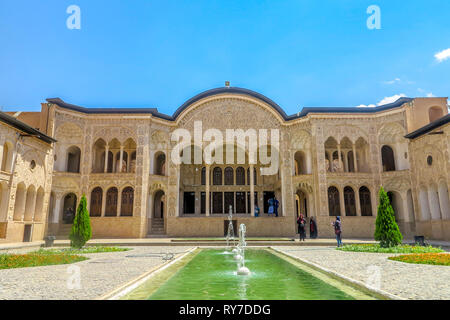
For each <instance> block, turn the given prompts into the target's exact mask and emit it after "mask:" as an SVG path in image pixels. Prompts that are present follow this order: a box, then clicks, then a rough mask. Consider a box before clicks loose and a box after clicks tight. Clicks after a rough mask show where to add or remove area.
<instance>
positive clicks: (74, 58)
mask: <svg viewBox="0 0 450 320" xmlns="http://www.w3.org/2000/svg"><path fill="white" fill-rule="evenodd" d="M73 4H74V5H77V6H79V7H80V9H81V29H80V30H69V29H68V28H67V27H66V20H67V18H68V17H69V16H70V15H69V14H67V13H66V9H67V7H68V6H70V5H73ZM373 4H375V5H378V6H379V7H380V9H381V29H380V30H369V29H368V28H367V25H366V21H367V19H368V18H369V14H367V13H366V10H367V8H368V6H370V5H373ZM449 18H450V1H447V0H426V1H425V0H410V1H404V0H389V1H384V0H370V1H365V0H322V1H320V0H271V1H264V0H202V1H200V0H186V1H185V0H164V1H153V0H133V1H124V0H122V1H119V0H71V1H65V0H40V1H35V0H33V1H32V0H28V1H24V0H14V1H12V0H0V106H3V110H24V111H31V110H39V109H40V103H41V102H44V101H45V99H46V98H53V97H60V98H62V99H63V100H65V101H67V102H69V103H73V104H77V105H82V106H85V107H157V108H158V109H159V111H161V112H164V113H167V114H172V113H173V112H174V111H175V110H176V109H177V108H178V107H179V106H180V105H181V104H183V102H185V101H186V100H187V99H189V98H191V97H192V96H194V95H196V94H197V93H200V92H202V91H204V90H207V89H211V88H215V87H220V86H223V85H224V82H225V80H229V81H231V85H232V86H238V87H244V88H248V89H251V90H254V91H258V92H260V93H262V94H264V95H266V96H267V97H269V98H271V99H272V100H274V101H275V102H277V103H278V104H279V105H280V106H281V107H282V108H283V109H284V110H285V111H286V113H288V114H293V113H296V112H298V111H300V110H301V108H302V107H306V106H308V107H312V106H358V105H361V104H363V105H370V104H374V105H376V104H377V103H380V102H381V101H382V100H384V99H385V98H386V97H393V96H399V95H406V96H410V97H415V96H427V95H431V94H432V95H434V96H445V97H446V96H448V95H449V93H450V92H449V91H450V89H449V88H450V81H449V74H450V59H448V60H447V59H446V58H447V57H450V50H449V51H444V50H446V49H449V48H450V24H449V23H448V21H449ZM439 52H443V53H441V55H439V57H440V58H441V60H438V59H437V58H436V57H435V55H436V54H437V53H439ZM389 100H392V98H391V99H386V100H385V101H389Z"/></svg>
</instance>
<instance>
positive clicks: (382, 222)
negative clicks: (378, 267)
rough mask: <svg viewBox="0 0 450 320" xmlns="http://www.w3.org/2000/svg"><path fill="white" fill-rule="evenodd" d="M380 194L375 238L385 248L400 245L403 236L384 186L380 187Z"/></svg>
mask: <svg viewBox="0 0 450 320" xmlns="http://www.w3.org/2000/svg"><path fill="white" fill-rule="evenodd" d="M378 196H379V205H378V211H377V212H378V213H377V220H376V227H375V240H376V241H380V246H381V247H383V248H388V247H394V246H398V245H400V244H401V243H402V240H403V236H402V234H401V232H400V229H399V227H398V224H397V222H396V221H395V214H394V209H392V206H391V203H390V201H389V197H388V195H387V193H386V191H384V189H383V187H381V188H380V192H379V195H378Z"/></svg>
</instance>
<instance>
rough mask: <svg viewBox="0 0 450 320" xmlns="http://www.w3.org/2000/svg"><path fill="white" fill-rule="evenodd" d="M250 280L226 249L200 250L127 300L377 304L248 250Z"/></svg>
mask: <svg viewBox="0 0 450 320" xmlns="http://www.w3.org/2000/svg"><path fill="white" fill-rule="evenodd" d="M245 265H246V267H248V268H249V269H250V271H251V274H250V275H249V276H240V275H237V274H236V269H237V264H236V262H235V261H234V259H233V255H232V254H231V253H230V252H226V251H225V250H224V249H199V250H197V251H195V252H193V253H191V254H189V255H188V256H187V257H185V258H183V259H181V260H180V261H179V262H177V263H175V264H174V265H173V266H171V267H170V268H167V269H166V270H164V271H161V272H160V273H159V274H158V275H157V276H155V277H151V278H150V279H149V280H147V281H146V282H145V283H144V284H142V285H141V286H140V287H138V288H136V289H135V290H133V291H131V292H130V293H128V294H126V295H125V296H123V297H122V299H132V300H136V299H150V300H353V299H374V298H373V297H372V296H370V295H368V294H366V293H364V292H362V291H358V290H356V289H355V288H353V287H351V286H348V285H347V284H344V283H341V282H340V281H337V280H336V279H333V278H331V277H327V276H325V275H323V274H322V273H319V272H316V274H315V272H314V271H312V270H310V268H308V267H306V266H302V264H300V263H295V261H294V259H290V258H287V257H283V255H280V254H278V253H276V252H274V251H271V250H265V249H248V250H246V254H245Z"/></svg>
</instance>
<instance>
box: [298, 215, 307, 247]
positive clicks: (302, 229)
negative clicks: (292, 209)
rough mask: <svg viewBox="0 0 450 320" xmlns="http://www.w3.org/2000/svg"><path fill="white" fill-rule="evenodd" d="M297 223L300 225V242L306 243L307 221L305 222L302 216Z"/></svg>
mask: <svg viewBox="0 0 450 320" xmlns="http://www.w3.org/2000/svg"><path fill="white" fill-rule="evenodd" d="M297 223H298V233H299V234H300V241H302V240H303V241H305V238H306V231H305V226H306V220H305V218H303V215H300V217H298V219H297Z"/></svg>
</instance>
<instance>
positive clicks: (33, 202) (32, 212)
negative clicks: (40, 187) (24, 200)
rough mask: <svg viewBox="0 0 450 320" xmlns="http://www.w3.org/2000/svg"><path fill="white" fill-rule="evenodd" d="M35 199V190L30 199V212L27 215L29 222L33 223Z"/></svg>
mask: <svg viewBox="0 0 450 320" xmlns="http://www.w3.org/2000/svg"><path fill="white" fill-rule="evenodd" d="M36 199H37V190H35V191H34V193H33V198H32V199H31V207H30V211H31V212H28V215H29V217H30V220H29V221H34V212H35V211H36Z"/></svg>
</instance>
